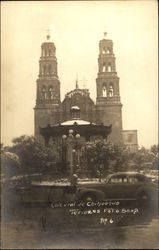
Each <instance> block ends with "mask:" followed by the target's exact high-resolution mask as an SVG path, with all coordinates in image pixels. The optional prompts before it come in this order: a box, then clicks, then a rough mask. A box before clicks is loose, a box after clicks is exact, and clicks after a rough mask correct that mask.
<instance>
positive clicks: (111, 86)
mask: <svg viewBox="0 0 159 250" xmlns="http://www.w3.org/2000/svg"><path fill="white" fill-rule="evenodd" d="M113 95H114V87H113V84H112V83H110V85H109V96H110V97H112V96H113Z"/></svg>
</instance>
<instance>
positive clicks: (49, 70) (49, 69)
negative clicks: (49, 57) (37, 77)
mask: <svg viewBox="0 0 159 250" xmlns="http://www.w3.org/2000/svg"><path fill="white" fill-rule="evenodd" d="M48 72H49V75H50V74H51V65H50V64H49V66H48Z"/></svg>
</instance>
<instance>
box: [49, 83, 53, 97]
mask: <svg viewBox="0 0 159 250" xmlns="http://www.w3.org/2000/svg"><path fill="white" fill-rule="evenodd" d="M49 98H50V99H53V89H52V87H51V86H50V87H49Z"/></svg>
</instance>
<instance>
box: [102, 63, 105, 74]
mask: <svg viewBox="0 0 159 250" xmlns="http://www.w3.org/2000/svg"><path fill="white" fill-rule="evenodd" d="M102 72H106V65H105V63H103V68H102Z"/></svg>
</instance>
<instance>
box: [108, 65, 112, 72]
mask: <svg viewBox="0 0 159 250" xmlns="http://www.w3.org/2000/svg"><path fill="white" fill-rule="evenodd" d="M111 71H112V67H111V63H109V64H108V72H111Z"/></svg>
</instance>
